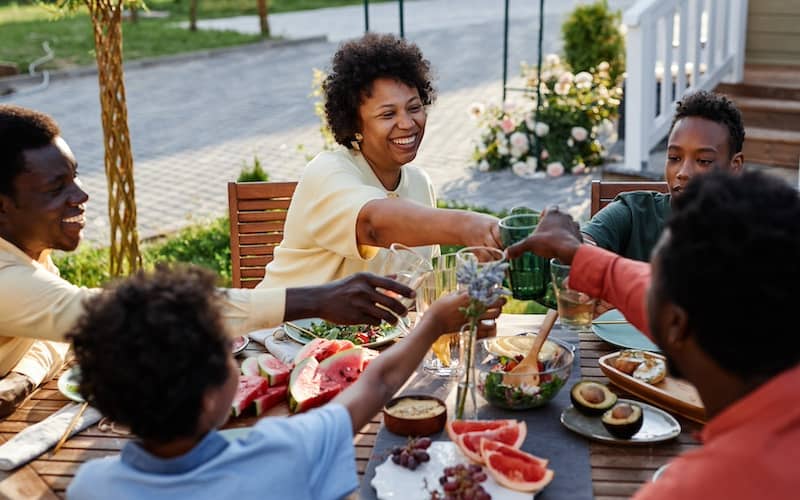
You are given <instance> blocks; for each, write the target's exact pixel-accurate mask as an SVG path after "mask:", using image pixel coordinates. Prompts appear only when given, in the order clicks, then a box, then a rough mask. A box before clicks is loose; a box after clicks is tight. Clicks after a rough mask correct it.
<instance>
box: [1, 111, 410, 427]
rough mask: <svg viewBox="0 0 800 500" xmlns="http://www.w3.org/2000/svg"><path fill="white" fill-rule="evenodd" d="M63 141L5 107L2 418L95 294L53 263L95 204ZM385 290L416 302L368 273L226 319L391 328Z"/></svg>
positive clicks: (255, 302) (277, 294) (38, 116)
mask: <svg viewBox="0 0 800 500" xmlns="http://www.w3.org/2000/svg"><path fill="white" fill-rule="evenodd" d="M60 134H61V132H60V131H59V128H58V125H57V124H56V123H55V121H53V119H52V118H50V117H49V116H47V115H45V114H42V113H39V112H36V111H33V110H30V109H26V108H22V107H19V106H8V105H0V377H3V378H2V380H0V417H4V416H6V415H7V414H9V413H11V412H12V411H13V410H14V408H15V407H16V406H17V405H18V404H19V403H20V402H21V401H22V400H23V399H24V398H25V397H26V396H27V395H28V394H29V393H30V392H31V391H32V390H33V388H35V387H36V386H38V385H39V384H41V383H42V382H44V381H46V380H48V379H49V378H51V377H52V376H53V375H54V374H55V373H57V372H58V370H59V369H60V368H61V366H62V364H63V361H64V357H65V354H66V352H67V349H68V344H66V343H64V342H63V339H64V335H65V334H66V332H67V331H68V330H69V329H70V328H71V327H72V325H73V324H74V323H75V320H76V319H77V318H78V317H79V316H80V314H81V313H82V312H83V303H84V301H85V300H86V299H87V298H89V297H91V296H93V295H95V294H96V293H97V291H98V290H94V289H88V288H82V287H77V286H75V285H73V284H71V283H69V282H67V281H65V280H63V279H61V278H60V277H59V274H58V268H56V266H55V265H54V264H53V261H52V260H51V258H50V252H51V250H63V251H72V250H75V248H76V247H77V246H78V243H80V240H81V235H82V231H83V226H84V224H85V215H84V213H85V209H86V202H87V200H88V199H89V196H88V195H87V194H86V192H85V191H84V190H83V189H82V188H81V184H80V181H79V180H78V164H77V161H76V160H75V157H74V155H73V154H72V151H71V150H70V148H69V146H68V145H67V143H66V141H64V139H63V138H62V137H61V135H60ZM378 288H382V289H385V290H390V291H392V292H394V293H397V294H399V295H403V296H406V297H408V296H413V291H412V290H411V289H409V288H408V287H405V286H403V285H400V284H399V283H397V282H396V281H394V280H391V279H388V278H383V277H378V276H373V275H369V274H363V273H362V274H357V275H353V276H351V277H349V278H347V279H344V280H340V281H336V282H332V283H328V284H326V285H322V286H316V287H303V288H288V289H284V288H273V289H267V288H265V289H260V290H238V289H231V290H226V291H225V295H224V303H223V307H222V315H223V318H224V320H225V323H226V327H227V331H230V332H231V333H235V334H237V335H238V334H241V333H245V332H247V331H249V330H254V329H257V328H264V327H268V326H277V325H278V324H279V323H280V322H281V321H283V320H292V319H299V318H308V317H321V318H325V319H328V320H330V321H333V322H336V323H345V324H359V323H370V324H378V323H380V321H381V320H386V321H387V322H389V323H394V322H395V321H396V319H395V316H394V314H398V315H405V313H406V309H405V307H403V305H402V304H401V303H400V302H398V301H396V300H394V299H393V298H391V297H389V296H388V295H386V294H384V293H381V292H380V291H378ZM378 305H380V306H382V308H381V307H378ZM389 309H391V311H393V312H394V314H392V312H390V311H389Z"/></svg>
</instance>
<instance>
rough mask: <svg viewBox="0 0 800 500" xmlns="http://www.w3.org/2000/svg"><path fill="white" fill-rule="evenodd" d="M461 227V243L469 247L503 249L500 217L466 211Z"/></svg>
mask: <svg viewBox="0 0 800 500" xmlns="http://www.w3.org/2000/svg"><path fill="white" fill-rule="evenodd" d="M463 216H464V222H463V225H462V227H461V229H460V234H461V239H462V241H461V244H462V245H464V246H468V247H491V248H498V249H500V250H502V249H503V244H502V242H501V241H500V225H499V223H500V219H498V218H497V217H493V216H491V215H486V214H481V213H477V212H464V213H463Z"/></svg>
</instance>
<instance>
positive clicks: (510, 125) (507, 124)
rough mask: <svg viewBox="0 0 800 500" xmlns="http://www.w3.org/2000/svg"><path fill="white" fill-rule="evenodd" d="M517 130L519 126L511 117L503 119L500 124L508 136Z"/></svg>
mask: <svg viewBox="0 0 800 500" xmlns="http://www.w3.org/2000/svg"><path fill="white" fill-rule="evenodd" d="M515 128H517V126H516V125H515V124H514V120H512V119H511V118H509V117H505V118H503V120H502V121H501V122H500V129H501V130H502V131H503V132H505V133H506V134H510V133H511V132H513V131H514V129H515Z"/></svg>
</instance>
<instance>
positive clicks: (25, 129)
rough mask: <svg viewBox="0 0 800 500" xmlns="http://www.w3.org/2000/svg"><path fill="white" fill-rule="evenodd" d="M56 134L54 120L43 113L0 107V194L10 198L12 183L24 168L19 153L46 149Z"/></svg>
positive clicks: (6, 105) (5, 105)
mask: <svg viewBox="0 0 800 500" xmlns="http://www.w3.org/2000/svg"><path fill="white" fill-rule="evenodd" d="M60 133H61V132H60V131H59V130H58V125H57V124H56V122H55V120H53V119H52V118H50V117H49V116H47V115H46V114H44V113H40V112H38V111H34V110H32V109H28V108H23V107H22V106H14V105H10V104H0V194H6V195H13V194H14V187H13V186H14V179H16V178H17V176H18V175H19V174H20V172H22V170H23V168H25V158H24V157H23V155H22V153H23V152H24V151H25V150H27V149H38V148H41V147H44V146H47V145H48V144H50V143H51V142H52V141H53V139H54V138H55V137H57V136H58V135H59V134H60Z"/></svg>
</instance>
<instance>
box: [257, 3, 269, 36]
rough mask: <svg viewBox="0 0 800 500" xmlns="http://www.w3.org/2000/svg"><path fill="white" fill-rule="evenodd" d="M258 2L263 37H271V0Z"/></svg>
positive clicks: (259, 21)
mask: <svg viewBox="0 0 800 500" xmlns="http://www.w3.org/2000/svg"><path fill="white" fill-rule="evenodd" d="M257 1H258V23H259V25H260V26H261V36H263V37H268V36H269V20H268V19H267V14H268V13H269V0H257Z"/></svg>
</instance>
